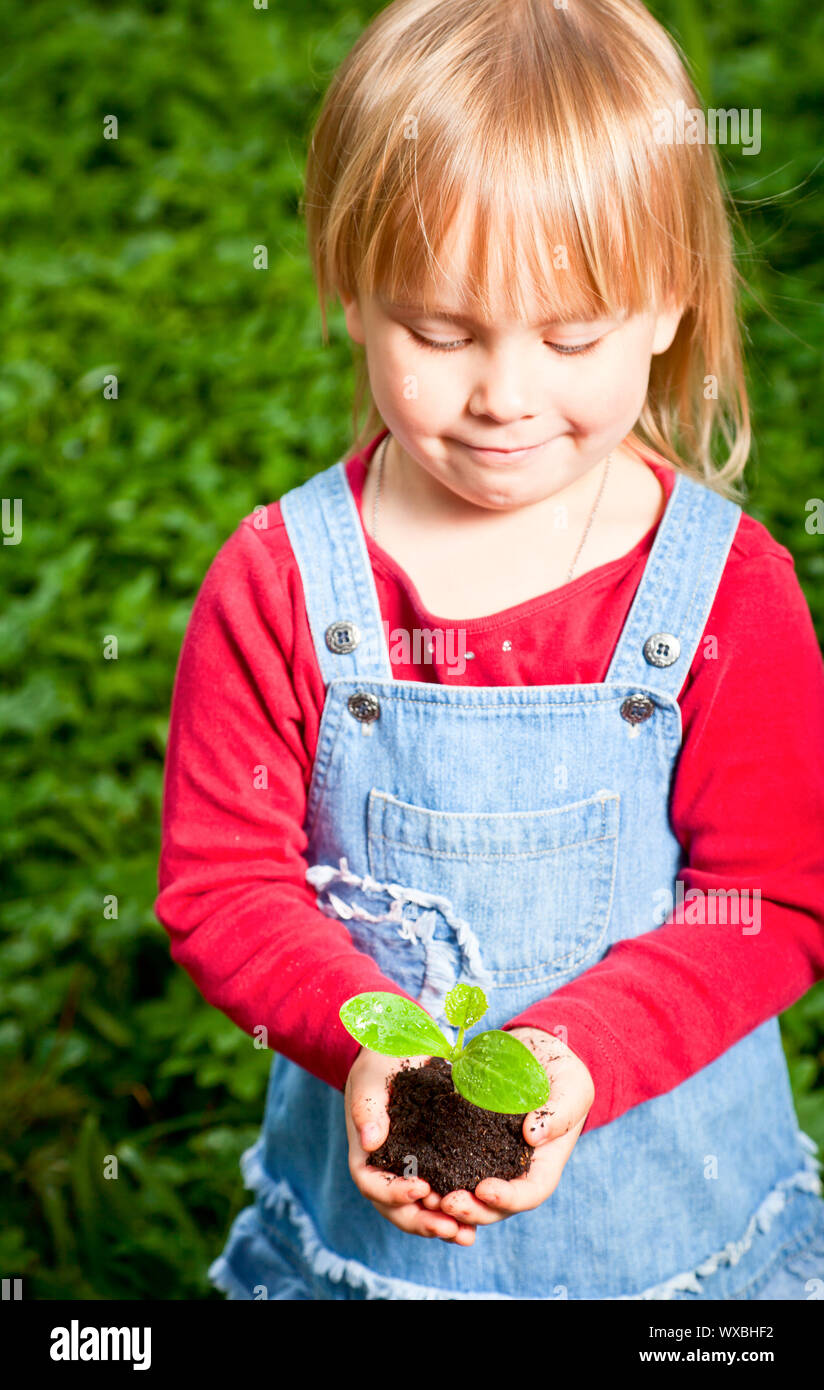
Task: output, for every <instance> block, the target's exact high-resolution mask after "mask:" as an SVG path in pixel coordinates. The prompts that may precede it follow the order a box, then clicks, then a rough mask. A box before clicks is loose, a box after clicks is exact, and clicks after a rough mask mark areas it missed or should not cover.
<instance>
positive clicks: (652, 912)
mask: <svg viewBox="0 0 824 1390" xmlns="http://www.w3.org/2000/svg"><path fill="white" fill-rule="evenodd" d="M679 102H683V103H684V104H685V106H686V108H687V109H688V110H695V109H698V108H700V103H699V98H698V96H697V93H696V92H695V90H694V88H693V87H692V85H691V84H690V82H689V80H688V78H687V76H686V74H685V71H684V68H683V65H682V63H681V60H680V59H679V57H678V55H677V53H676V51H675V48H674V46H673V44H672V42H671V41H670V39H669V38H668V36H667V35H666V34H665V32H664V31H663V30H662V29H661V27H660V26H659V25H658V24H657V23H656V22H655V21H654V20H653V19H652V18H651V17H650V15H649V13H648V12H647V11H646V10H645V9H644V7H643V6H642V5H641V4H640V3H638V0H575V3H574V4H570V5H569V6H565V5H564V6H562V5H558V4H556V3H554V0H395V3H393V4H391V5H389V6H388V8H386V9H385V10H383V11H382V12H381V13H380V14H379V15H378V16H377V18H376V19H375V20H374V21H373V23H372V24H371V25H370V26H369V28H368V29H367V31H366V32H365V33H364V34H363V36H362V37H361V39H360V40H359V42H358V43H357V44H356V45H355V47H354V49H353V51H352V52H351V54H350V55H349V57H348V58H347V60H346V61H345V63H344V64H343V66H342V69H341V71H340V72H339V73H338V75H337V77H336V79H335V81H334V82H333V84H332V86H331V89H330V91H329V92H328V94H327V97H326V100H325V104H324V106H323V109H322V112H321V114H320V117H319V119H318V122H317V126H316V129H315V132H314V136H313V140H312V147H311V153H310V159H309V166H308V177H307V189H306V195H305V208H306V213H307V221H308V233H309V241H310V247H311V252H312V257H313V262H314V266H315V272H316V276H317V280H318V285H319V290H320V298H321V305H322V307H323V308H324V310H325V305H326V301H327V299H328V297H329V296H330V294H332V293H337V294H338V295H339V296H340V298H341V301H342V303H343V305H344V308H345V313H346V322H347V326H348V330H349V333H350V335H351V337H352V339H353V340H354V341H355V342H356V343H357V344H359V345H362V346H363V348H364V349H365V364H364V365H365V367H366V370H367V373H368V383H369V389H370V391H371V401H370V402H369V410H370V413H369V417H368V421H367V426H366V429H365V431H364V433H363V434H362V435H360V436H358V434H357V410H358V403H357V402H356V407H355V414H354V419H355V434H356V438H355V444H354V452H352V454H351V455H350V457H348V459H347V460H346V461H345V462H344V461H339V462H336V463H334V464H333V465H331V466H329V467H327V468H325V469H324V470H322V471H321V472H319V473H318V474H317V475H316V476H315V477H312V478H310V479H309V481H308V482H306V483H305V484H303V485H302V486H300V487H296V488H294V489H293V490H291V491H290V492H288V493H287V494H286V495H285V496H284V497H282V498H281V500H280V502H279V503H272V504H271V505H269V506H268V507H266V508H259V509H256V511H255V513H253V514H252V515H250V516H248V517H246V518H245V519H244V520H243V521H242V522H241V524H240V525H239V526H238V528H237V530H235V532H234V534H233V535H232V536H230V538H229V539H228V540H227V541H226V543H225V544H224V546H223V547H222V549H221V550H220V552H219V554H218V555H217V557H216V558H215V560H214V562H213V564H212V565H211V567H210V569H209V572H208V574H207V576H206V579H205V580H204V583H203V586H202V588H201V591H200V593H199V595H198V598H197V601H196V603H195V607H194V610H193V613H192V618H191V621H190V624H189V629H188V632H187V634H186V639H185V642H184V645H183V650H182V654H181V660H180V666H179V670H178V674H177V679H176V685H175V694H174V699H173V706H172V724H171V737H170V744H169V754H168V761H167V770H166V783H165V794H164V826H163V850H162V857H161V865H160V883H159V886H160V893H159V896H158V899H157V903H156V910H157V914H158V917H159V918H160V920H161V921H162V922H163V924H164V925H165V927H166V928H167V930H168V931H169V933H170V936H171V940H172V954H173V957H174V959H175V960H176V961H178V962H179V963H180V964H181V965H182V966H183V967H184V968H185V969H186V970H187V971H188V972H189V973H190V974H191V976H192V977H193V979H194V980H195V982H196V983H197V985H198V987H199V988H200V989H201V990H202V992H203V994H204V995H205V997H206V998H207V999H208V1000H210V1001H211V1002H212V1003H213V1004H214V1005H215V1006H216V1007H218V1008H220V1009H222V1010H223V1011H224V1012H225V1013H226V1014H228V1015H229V1017H230V1018H232V1019H234V1020H235V1021H236V1022H237V1023H238V1024H239V1026H240V1027H241V1028H243V1029H245V1030H246V1031H247V1032H248V1033H249V1034H250V1035H253V1036H254V1037H255V1039H256V1040H258V1039H260V1040H261V1041H260V1042H259V1043H258V1045H265V1046H268V1047H270V1048H272V1049H273V1051H274V1052H275V1053H276V1056H275V1058H274V1060H273V1065H272V1070H271V1078H270V1084H269V1090H268V1096H267V1103H266V1113H265V1118H264V1125H263V1131H262V1134H261V1136H260V1139H259V1140H258V1142H257V1143H256V1144H255V1145H254V1146H253V1147H252V1148H251V1149H249V1150H248V1151H247V1152H246V1153H245V1154H244V1157H243V1165H242V1166H243V1173H244V1176H245V1179H246V1183H247V1186H248V1187H249V1188H250V1189H251V1190H252V1191H253V1192H254V1193H255V1200H254V1203H253V1204H252V1205H250V1206H248V1207H246V1208H245V1209H244V1210H243V1211H241V1213H240V1215H239V1216H238V1217H237V1219H236V1220H235V1221H234V1224H233V1225H232V1228H231V1231H230V1234H229V1237H228V1241H227V1244H226V1247H225V1250H224V1252H223V1254H222V1255H221V1256H220V1257H219V1258H217V1259H216V1261H215V1263H214V1265H213V1266H212V1268H211V1270H210V1276H211V1278H212V1281H213V1282H214V1284H215V1285H216V1286H217V1287H218V1288H219V1289H221V1290H223V1291H225V1292H226V1293H227V1294H228V1295H229V1297H231V1298H244V1299H252V1298H271V1299H292V1298H296V1299H430V1298H432V1299H522V1298H528V1299H535V1298H538V1299H557V1298H570V1299H590V1298H596V1299H624V1298H630V1299H647V1298H650V1299H658V1298H662V1299H664V1298H676V1299H760V1298H785V1299H786V1298H798V1299H803V1298H809V1297H811V1296H813V1295H814V1290H815V1289H816V1288H817V1287H820V1285H816V1284H815V1283H812V1282H811V1281H812V1280H814V1279H815V1278H816V1277H817V1278H818V1279H820V1278H824V1201H822V1196H821V1187H820V1179H819V1176H818V1171H817V1170H818V1168H819V1167H820V1163H819V1161H818V1159H817V1158H816V1156H815V1145H814V1144H813V1142H812V1141H811V1140H810V1139H809V1138H808V1137H807V1136H806V1135H805V1134H804V1133H802V1132H801V1131H800V1130H799V1129H798V1124H797V1120H796V1116H795V1112H794V1108H793V1102H792V1095H791V1091H790V1085H789V1079H788V1075H787V1068H786V1063H785V1060H784V1054H783V1051H782V1045H781V1039H780V1033H779V1027H778V1021H777V1018H776V1015H777V1014H778V1013H779V1012H780V1011H781V1010H783V1009H785V1008H787V1007H788V1006H789V1005H790V1004H792V1003H793V1002H794V1001H795V1000H797V999H798V998H800V997H801V995H803V993H804V992H805V990H807V989H808V988H809V987H810V986H811V985H812V984H813V983H814V982H815V981H816V980H817V979H820V978H821V977H822V975H824V865H823V864H822V858H821V847H820V846H821V827H822V824H824V758H822V756H821V754H822V752H823V751H824V665H823V664H822V659H821V654H820V651H819V648H818V645H817V643H816V638H815V634H814V630H813V625H812V621H811V618H810V613H809V609H808V607H807V604H806V601H805V599H804V596H803V594H802V592H801V589H800V586H799V584H798V581H797V579H796V577H795V574H794V571H793V561H792V556H791V555H790V553H789V552H788V551H787V550H786V549H785V548H784V547H783V546H781V545H779V544H778V543H777V542H776V541H774V540H773V539H772V537H771V536H770V535H769V533H768V532H767V530H766V529H765V528H764V527H763V526H762V525H760V524H759V523H758V522H757V521H755V520H753V519H752V518H751V517H749V516H747V515H746V514H745V513H744V512H743V511H742V508H741V506H740V505H739V502H738V501H736V500H735V481H736V479H738V478H739V477H740V475H741V474H742V472H743V469H744V466H745V462H746V457H747V453H748V445H749V430H748V412H747V402H746V396H745V390H744V385H743V377H742V367H741V358H740V350H739V340H738V328H737V324H736V317H735V274H734V270H733V261H732V250H731V237H730V231H729V227H728V222H727V214H726V211H725V202H724V198H723V194H722V191H721V183H720V178H719V171H718V165H717V161H716V156H715V151H714V149H713V148H712V146H711V145H708V144H707V143H705V142H704V143H689V142H686V141H683V140H679V139H677V138H676V137H675V136H673V137H672V138H662V131H663V132H664V134H665V135H666V121H665V120H664V119H663V117H665V116H666V115H667V114H668V113H672V112H674V111H676V110H677V109H679V108H678V107H677V103H679ZM324 332H326V320H325V313H324ZM720 452H723V463H722V466H717V464H716V463H715V462H714V458H716V457H717V456H718V455H719V453H720ZM799 505H800V504H799ZM457 980H464V981H468V982H469V983H474V984H478V985H481V986H482V987H483V988H484V990H485V991H486V992H487V996H488V998H489V1002H490V1008H489V1013H488V1014H487V1016H486V1017H485V1019H484V1022H483V1027H484V1028H503V1029H508V1030H510V1031H512V1032H513V1034H514V1035H515V1036H516V1037H519V1038H521V1039H522V1041H524V1042H525V1043H526V1044H527V1045H528V1046H529V1047H531V1048H532V1050H533V1051H534V1052H535V1054H536V1056H537V1057H538V1058H539V1059H540V1061H541V1062H542V1064H543V1065H544V1067H545V1069H546V1072H547V1075H548V1077H549V1079H550V1082H551V1088H552V1089H551V1098H550V1101H549V1104H548V1106H547V1107H546V1112H541V1113H540V1114H539V1115H536V1114H532V1115H529V1116H527V1117H526V1120H525V1122H524V1136H525V1138H526V1140H527V1141H528V1142H529V1143H530V1144H532V1145H533V1146H534V1156H533V1160H532V1164H531V1167H530V1169H529V1171H528V1173H527V1175H526V1176H524V1177H521V1178H518V1179H517V1180H515V1181H511V1182H506V1181H503V1180H498V1179H489V1180H485V1181H483V1182H481V1183H480V1184H479V1185H478V1187H477V1189H476V1191H475V1192H474V1193H469V1192H465V1191H462V1192H454V1193H449V1194H447V1193H437V1192H432V1191H431V1190H430V1188H429V1186H428V1184H427V1183H426V1182H424V1181H423V1180H418V1179H416V1178H415V1177H414V1165H413V1168H412V1170H411V1172H410V1176H409V1177H400V1176H397V1177H396V1176H392V1175H388V1174H386V1173H384V1172H381V1171H379V1170H378V1169H376V1168H373V1167H370V1166H369V1155H370V1152H372V1151H374V1150H375V1149H376V1148H377V1147H378V1145H379V1144H380V1143H381V1142H382V1141H383V1139H384V1138H385V1136H386V1134H387V1132H388V1117H387V1109H386V1106H387V1081H388V1080H389V1079H390V1078H391V1076H392V1075H393V1073H394V1072H395V1071H396V1070H397V1069H398V1067H399V1066H401V1065H403V1064H404V1059H397V1058H386V1057H382V1056H379V1055H378V1054H376V1053H372V1052H370V1051H369V1050H368V1049H361V1048H359V1047H358V1044H357V1043H356V1042H355V1041H354V1039H353V1038H352V1037H351V1036H350V1035H349V1034H348V1033H347V1032H346V1030H345V1029H344V1027H343V1025H342V1024H341V1022H340V1020H339V1017H338V1011H339V1009H340V1006H341V1005H342V1004H343V1002H344V1001H345V1000H346V999H348V998H349V997H350V996H351V995H353V994H357V993H361V992H363V991H367V990H389V991H394V992H396V993H399V994H401V995H404V996H405V997H407V998H410V999H415V1000H418V1001H419V1002H420V1003H421V1005H422V1006H423V1007H424V1008H425V1009H427V1010H428V1011H429V1013H430V1014H431V1015H432V1016H433V1018H435V1019H436V1020H437V1021H438V1023H440V1024H441V1025H444V1024H445V1023H446V1019H445V1016H444V1014H443V1001H444V996H445V994H446V992H447V990H448V989H449V988H450V987H451V986H452V985H453V984H454V983H455V982H456V981H457ZM422 1061H423V1059H421V1058H415V1059H413V1060H412V1063H411V1064H412V1065H415V1066H419V1065H422ZM412 1157H414V1156H412ZM420 1237H425V1239H421V1238H420ZM426 1237H428V1238H429V1239H426Z"/></svg>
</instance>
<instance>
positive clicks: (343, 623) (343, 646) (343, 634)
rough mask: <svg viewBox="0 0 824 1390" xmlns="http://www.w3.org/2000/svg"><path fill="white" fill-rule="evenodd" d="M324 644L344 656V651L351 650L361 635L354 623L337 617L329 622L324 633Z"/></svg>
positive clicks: (331, 650)
mask: <svg viewBox="0 0 824 1390" xmlns="http://www.w3.org/2000/svg"><path fill="white" fill-rule="evenodd" d="M325 638H326V645H327V647H328V648H329V650H330V652H337V653H338V655H340V656H344V655H345V654H346V652H353V651H354V650H355V648H356V646H357V645H358V643H359V641H360V639H361V635H360V631H359V630H358V628H357V626H356V625H355V623H353V622H350V621H349V620H348V619H347V618H338V620H337V621H336V622H334V623H330V624H329V626H328V628H327V629H326V633H325Z"/></svg>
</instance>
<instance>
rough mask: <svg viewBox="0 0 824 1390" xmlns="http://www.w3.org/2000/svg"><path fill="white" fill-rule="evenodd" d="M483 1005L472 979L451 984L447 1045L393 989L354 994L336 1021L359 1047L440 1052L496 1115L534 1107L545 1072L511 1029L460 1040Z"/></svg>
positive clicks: (463, 1090)
mask: <svg viewBox="0 0 824 1390" xmlns="http://www.w3.org/2000/svg"><path fill="white" fill-rule="evenodd" d="M488 1008H489V1005H488V1003H487V1000H486V995H485V994H484V992H483V990H482V989H478V988H477V986H476V985H455V988H454V989H451V990H450V991H449V993H448V994H447V996H446V999H445V1000H444V1013H445V1014H446V1017H447V1019H448V1020H449V1022H450V1023H451V1024H452V1026H453V1028H457V1029H458V1040H457V1042H456V1043H455V1044H454V1045H453V1044H452V1043H450V1042H449V1040H448V1038H446V1036H445V1035H444V1034H443V1033H442V1032H441V1030H440V1028H439V1027H438V1025H437V1024H436V1023H435V1021H434V1019H432V1018H430V1016H429V1014H427V1013H425V1012H424V1010H423V1009H422V1008H420V1007H419V1005H417V1004H413V1003H412V1001H411V999H403V998H402V997H401V995H399V994H383V993H375V994H355V995H353V996H352V998H351V999H347V1001H346V1003H345V1004H343V1005H342V1007H341V1010H340V1021H341V1023H342V1024H343V1026H344V1028H345V1029H346V1030H347V1032H349V1033H351V1034H352V1037H353V1038H355V1039H356V1040H357V1041H358V1042H359V1043H361V1044H362V1045H363V1046H364V1047H368V1048H370V1049H371V1050H372V1051H373V1052H381V1053H383V1055H384V1056H385V1057H445V1058H446V1060H447V1061H448V1062H451V1063H452V1084H453V1085H454V1087H455V1090H456V1091H459V1092H460V1094H461V1095H462V1096H463V1097H464V1098H465V1099H466V1100H468V1101H470V1102H471V1104H472V1105H477V1106H479V1107H480V1108H481V1109H482V1110H494V1111H496V1112H497V1114H499V1115H520V1114H523V1113H529V1111H530V1110H537V1109H538V1107H539V1106H541V1105H543V1104H544V1103H545V1101H547V1100H548V1099H549V1080H548V1078H547V1074H546V1072H545V1071H544V1069H543V1067H542V1066H541V1064H540V1062H539V1061H538V1060H537V1058H536V1057H535V1055H534V1054H533V1053H532V1052H530V1050H529V1048H528V1047H526V1046H525V1045H524V1043H522V1042H521V1040H520V1039H519V1038H514V1037H513V1036H512V1034H511V1033H505V1032H504V1031H503V1030H502V1029H500V1028H492V1029H490V1030H489V1032H487V1033H477V1034H476V1035H475V1037H474V1038H471V1039H470V1041H469V1042H468V1043H467V1044H466V1047H464V1046H463V1038H464V1033H465V1032H466V1030H467V1028H472V1027H473V1026H474V1025H475V1024H476V1023H479V1022H480V1020H481V1019H482V1018H483V1016H484V1014H485V1013H486V1011H487V1009H488Z"/></svg>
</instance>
